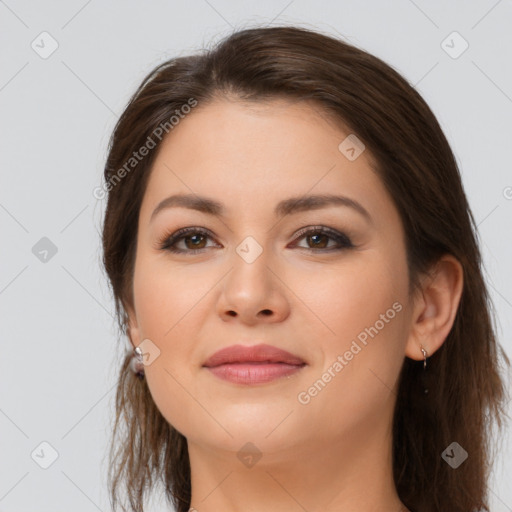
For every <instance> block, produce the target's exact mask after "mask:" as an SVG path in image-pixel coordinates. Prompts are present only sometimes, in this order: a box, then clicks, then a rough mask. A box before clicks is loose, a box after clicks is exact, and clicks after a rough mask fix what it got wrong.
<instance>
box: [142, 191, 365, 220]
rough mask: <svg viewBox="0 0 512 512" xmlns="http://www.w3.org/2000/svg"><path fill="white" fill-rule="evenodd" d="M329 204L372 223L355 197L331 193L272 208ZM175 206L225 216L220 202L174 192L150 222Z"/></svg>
mask: <svg viewBox="0 0 512 512" xmlns="http://www.w3.org/2000/svg"><path fill="white" fill-rule="evenodd" d="M329 206H344V207H348V208H352V209H353V210H355V211H357V212H358V213H359V214H361V215H362V216H363V217H364V218H365V219H366V220H367V221H368V222H369V223H370V224H371V223H373V219H372V217H371V215H370V214H369V213H368V211H367V210H366V209H365V208H364V207H363V205H361V204H360V203H359V202H357V201H356V200H355V199H351V198H349V197H346V196H339V195H332V194H320V195H309V196H298V197H290V198H288V199H284V200H282V201H280V202H279V203H278V204H277V205H276V207H275V208H274V214H275V215H276V216H277V217H284V216H286V215H291V214H293V213H298V212H303V211H308V210H319V209H321V208H327V207H329ZM176 207H181V208H188V209H191V210H197V211H199V212H202V213H206V214H208V215H213V216H215V217H223V216H225V212H226V211H225V208H224V206H223V205H222V203H219V202H218V201H215V200H213V199H210V198H208V197H204V196H198V195H195V194H175V195H172V196H169V197H166V198H165V199H163V200H162V201H160V203H158V205H157V206H156V208H155V209H154V210H153V213H152V214H151V218H150V222H151V221H152V220H153V218H154V217H155V216H156V215H157V214H158V213H159V212H161V211H162V210H165V209H168V208H176Z"/></svg>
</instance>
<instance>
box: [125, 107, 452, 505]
mask: <svg viewBox="0 0 512 512" xmlns="http://www.w3.org/2000/svg"><path fill="white" fill-rule="evenodd" d="M347 135H348V132H347V131H346V130H342V129H341V126H340V125H339V124H338V125H337V124H334V123H333V122H332V121H330V120H329V119H328V118H327V117H326V116H324V115H321V114H320V113H319V109H318V107H316V106H315V105H313V104H310V103H307V102H301V103H297V102H296V103H292V102H287V101H283V100H272V101H269V102H266V103H251V104H247V103H242V102H240V101H237V100H235V99H230V100H228V99H218V100H215V101H214V102H213V103H210V104H208V105H203V106H201V105H199V106H198V107H197V108H196V109H194V111H193V113H191V114H190V115H188V116H187V117H186V118H185V119H184V120H182V121H181V122H180V123H179V125H177V126H175V127H174V129H173V131H172V132H171V133H170V134H169V136H168V137H167V138H166V139H165V140H164V142H163V145H162V146H161V148H160V150H159V153H158V156H157V158H156V161H155V162H154V166H153V169H152V173H151V176H150V179H149V183H148V187H147V190H146V193H145V196H144V199H143V203H142V205H141V210H140V217H139V225H138V240H137V252H136V262H135V269H134V282H133V295H134V297H133V304H132V305H131V306H129V307H128V310H129V317H130V331H129V332H130V337H131V341H132V343H133V345H134V346H137V345H138V344H139V343H141V342H142V340H145V339H149V340H151V342H152V343H153V344H154V346H156V347H158V350H159V351H160V354H159V355H158V357H156V358H154V360H152V361H151V364H149V365H148V366H146V367H145V373H146V379H147V383H148V386H149V388H150V391H151V394H152V396H153V399H154V401H155V403H156V405H157V407H158V408H159V410H160V411H161V413H162V414H163V416H164V417H165V418H166V420H167V421H168V422H169V423H170V424H172V425H173V426H174V427H175V428H176V429H177V430H178V431H179V432H181V433H182V434H183V435H184V436H185V437H186V438H187V440H188V448H189V456H190V463H191V478H192V500H191V503H192V507H193V508H194V509H196V510H198V511H199V512H213V511H219V510H222V511H224V512H235V511H240V510H243V511H244V512H260V511H261V512H263V511H267V510H272V511H276V512H285V511H286V512H295V511H297V512H299V511H302V510H307V511H308V512H317V511H322V512H334V511H341V510H343V511H354V512H355V511H357V512H370V511H380V512H382V511H394V512H398V511H399V510H406V508H405V507H404V506H403V505H402V504H401V502H400V499H399V498H398V495H397V493H396V489H395V487H394V483H393V478H392V461H391V441H392V437H391V425H392V415H393V410H394V406H395V398H396V395H395V391H396V385H397V379H398V376H399V372H400V369H401V366H402V363H403V361H404V357H409V358H412V359H415V360H422V359H423V354H422V352H421V348H420V347H421V346H423V347H425V348H426V350H427V352H428V354H429V355H432V354H433V353H434V352H435V351H436V350H438V349H439V347H440V346H441V345H442V343H443V342H444V340H445V339H446V336H447V335H448V333H449V331H450V329H451V327H452V325H453V321H454V318H455V314H456V310H457V306H458V303H459V300H460V295H461V292H462V268H461V266H460V263H459V262H458V261H457V260H456V259H455V258H453V257H452V256H449V255H447V256H445V257H443V258H442V260H440V262H439V265H438V266H437V268H436V271H435V272H434V273H433V274H432V276H430V277H429V278H427V277H425V278H424V280H423V281H422V282H423V288H422V292H421V293H419V294H417V295H416V296H415V297H409V296H408V274H407V265H406V253H405V240H404V231H403V226H402V222H401V219H400V216H399V214H398V212H397V210H396V208H395V206H394V204H393V202H392V200H391V197H390V196H389V195H388V194H387V192H386V190H385V188H384V186H383V184H382V183H381V181H380V179H379V177H378V175H377V174H376V173H375V172H374V171H373V169H372V168H371V163H372V160H371V158H372V157H371V155H370V154H369V151H368V150H365V151H364V152H363V153H362V154H361V155H360V156H359V157H358V158H357V159H356V160H354V161H350V160H349V159H347V158H346V157H345V155H344V154H342V153H341V152H340V150H339V149H338V145H339V144H340V142H342V141H343V140H344V139H345V137H346V136H347ZM176 193H185V194H188V193H194V194H198V195H202V196H208V197H210V198H212V199H215V200H217V201H220V202H222V203H223V204H224V206H225V208H226V211H227V213H226V216H225V217H224V218H216V217H213V216H211V215H208V214H205V213H201V212H198V211H193V210H189V209H185V208H182V207H179V208H170V209H165V210H162V211H160V212H159V213H158V214H157V215H156V216H155V217H154V218H153V219H152V220H151V214H152V212H153V210H154V209H155V207H156V206H157V205H158V203H159V202H160V201H161V200H163V199H164V198H166V197H168V196H169V195H171V194H176ZM313 193H315V194H339V195H345V196H348V197H350V198H352V199H355V200H356V201H358V202H359V203H361V204H362V205H363V206H364V208H365V209H366V210H367V211H368V212H369V213H370V215H371V217H372V221H371V222H367V221H366V220H365V218H364V217H363V216H362V215H360V214H359V213H358V212H357V211H356V210H353V209H351V208H348V207H340V206H329V207H327V208H323V209H320V210H309V211H304V212H300V213H295V214H292V215H289V216H285V217H282V218H278V217H275V216H274V213H273V209H274V206H275V204H276V203H277V202H279V201H280V200H282V199H285V198H289V197H292V196H303V195H307V194H313ZM315 225H320V226H326V227H329V228H331V229H333V230H336V231H338V232H340V233H344V234H346V235H347V236H349V238H350V240H351V241H352V243H353V244H354V245H355V248H351V249H346V248H342V249H341V250H339V251H329V250H328V249H326V246H327V244H328V248H330V247H336V246H337V242H336V240H334V239H332V238H324V237H320V240H319V241H318V240H317V241H316V243H317V245H318V244H319V247H320V248H316V249H315V247H316V246H315V240H314V239H313V240H311V237H310V238H309V239H308V237H307V236H303V235H302V236H300V237H298V236H297V235H296V233H297V232H298V231H299V230H300V229H301V228H305V227H308V226H315ZM189 226H190V227H202V228H205V229H207V230H210V231H211V235H209V236H207V237H205V238H204V239H202V238H201V237H200V236H199V238H196V239H195V240H191V239H190V238H189V239H188V242H186V240H183V239H182V240H181V241H179V242H178V243H177V246H178V248H181V249H182V250H184V251H189V252H188V253H184V254H174V253H171V252H169V251H166V250H162V249H160V248H159V247H158V241H159V239H161V238H163V237H165V235H166V234H168V233H172V232H175V231H177V230H178V229H181V228H184V227H189ZM312 234H315V233H312ZM317 234H318V233H317ZM188 236H189V237H190V236H192V237H193V234H192V233H189V234H188ZM247 236H251V237H253V238H254V239H255V240H256V241H257V243H258V244H259V245H260V246H261V249H262V251H263V252H262V253H261V254H260V256H259V257H258V258H257V259H256V260H255V261H254V262H252V263H248V262H247V261H246V260H244V259H243V258H242V257H241V256H240V255H239V254H238V253H237V252H236V248H237V247H238V246H239V244H240V243H241V242H242V241H243V240H244V239H245V238H246V237H247ZM196 237H197V235H196ZM313 238H314V237H313ZM194 241H195V244H194ZM195 245H197V246H198V247H200V248H202V251H201V252H199V253H197V254H192V253H191V252H190V251H192V250H193V248H194V246H195ZM308 248H309V249H314V250H313V251H311V250H310V251H308ZM322 251H323V252H322ZM396 302H399V303H400V304H401V306H402V309H401V311H400V312H397V313H396V315H395V316H394V318H393V319H391V320H389V322H387V323H385V326H384V327H383V328H381V329H380V330H379V331H378V334H377V335H375V336H374V337H373V338H369V339H368V343H367V345H366V346H363V348H362V350H361V351H360V352H358V353H357V355H355V356H354V357H353V359H352V360H351V361H349V362H348V364H347V365H346V366H345V367H344V368H343V369H342V371H339V372H337V373H336V372H334V374H335V376H334V377H332V378H331V380H330V382H328V383H327V384H326V385H325V387H324V388H323V389H322V390H321V392H318V394H317V395H316V396H314V397H312V398H311V400H310V401H309V403H307V404H302V403H300V402H299V401H298V398H297V397H298V394H299V393H300V392H303V391H305V390H308V389H309V388H310V387H311V386H312V385H313V384H314V383H315V382H316V381H318V379H320V378H321V377H322V375H323V374H324V372H325V371H326V370H327V369H328V368H329V367H332V365H333V363H334V362H335V361H336V360H337V357H338V355H343V354H344V353H345V352H346V351H347V350H349V349H350V346H351V344H352V342H353V340H355V339H356V338H357V336H358V334H360V333H361V332H362V331H364V329H365V328H367V327H370V326H374V325H375V324H376V321H377V320H379V318H381V317H380V315H381V314H385V313H386V311H387V310H389V309H390V308H392V304H393V303H396ZM264 310H268V311H267V312H265V311H264ZM258 342H263V343H268V344H271V345H275V346H277V347H279V348H283V349H285V350H288V351H289V352H292V353H293V354H296V355H298V356H299V357H301V358H302V359H304V360H305V361H306V363H307V365H306V366H305V367H304V368H302V369H301V370H300V371H299V372H297V373H295V374H293V375H291V376H290V377H284V378H280V379H277V380H274V381H272V382H269V383H266V384H258V385H253V386H247V385H238V384H232V383H229V382H226V381H223V380H220V379H219V378H217V377H216V376H214V375H212V374H211V372H209V371H208V370H207V369H205V368H203V367H202V364H203V363H204V361H205V360H206V359H207V358H208V357H209V356H210V355H212V354H213V353H214V352H216V351H217V350H219V349H220V348H224V347H227V346H229V345H232V344H237V343H241V344H246V345H252V344H256V343H258ZM359 345H361V343H359ZM247 442H251V443H253V445H254V446H256V447H257V449H258V450H259V452H261V454H262V457H261V458H260V459H259V460H258V461H257V462H256V464H254V465H253V466H252V467H248V466H247V465H245V464H243V463H242V461H241V460H240V459H239V458H238V457H237V454H238V452H239V451H240V449H241V448H242V447H243V446H244V445H245V444H246V443H247Z"/></svg>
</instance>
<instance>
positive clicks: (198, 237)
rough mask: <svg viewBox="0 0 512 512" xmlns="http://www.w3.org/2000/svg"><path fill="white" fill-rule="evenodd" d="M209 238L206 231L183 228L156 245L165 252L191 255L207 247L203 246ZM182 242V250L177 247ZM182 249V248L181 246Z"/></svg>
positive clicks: (166, 236)
mask: <svg viewBox="0 0 512 512" xmlns="http://www.w3.org/2000/svg"><path fill="white" fill-rule="evenodd" d="M208 238H210V234H209V232H208V231H206V230H203V229H201V228H184V229H180V230H178V231H176V233H173V234H171V235H169V234H167V235H165V236H164V237H163V238H162V239H161V240H160V241H159V243H158V247H159V248H160V249H162V250H165V251H170V252H175V253H192V254H194V253H195V252H199V251H202V250H204V249H207V248H208V247H207V246H206V245H205V243H206V241H207V240H208ZM182 242H183V245H184V248H179V247H177V246H178V245H179V244H180V243H182ZM182 247H183V246H182Z"/></svg>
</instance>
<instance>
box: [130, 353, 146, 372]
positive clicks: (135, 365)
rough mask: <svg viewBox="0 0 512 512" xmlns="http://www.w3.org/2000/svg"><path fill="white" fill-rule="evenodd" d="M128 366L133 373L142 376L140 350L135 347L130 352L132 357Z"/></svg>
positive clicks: (142, 364) (142, 367) (142, 365)
mask: <svg viewBox="0 0 512 512" xmlns="http://www.w3.org/2000/svg"><path fill="white" fill-rule="evenodd" d="M130 368H131V370H132V372H133V373H135V375H136V376H137V377H138V378H139V379H143V378H144V363H143V359H142V350H141V349H140V348H139V347H135V348H134V349H133V352H132V359H131V361H130Z"/></svg>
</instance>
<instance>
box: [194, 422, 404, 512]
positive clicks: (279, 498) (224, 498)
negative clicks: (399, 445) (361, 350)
mask: <svg viewBox="0 0 512 512" xmlns="http://www.w3.org/2000/svg"><path fill="white" fill-rule="evenodd" d="M382 425H383V427H382V428H381V431H379V430H376V428H375V425H372V426H371V428H368V429H366V430H364V429H358V430H357V429H354V430H357V432H353V433H347V434H346V435H343V436H340V434H339V433H336V435H335V436H333V438H332V439H326V438H324V439H321V440H318V439H315V440H314V442H311V443H310V444H307V442H306V443H304V442H301V444H300V446H297V445H296V446H290V447H284V448H282V449H281V448H279V447H278V446H274V445H271V443H269V441H268V439H270V437H269V438H268V439H266V438H262V439H261V440H260V441H255V442H254V445H255V446H256V447H258V449H259V450H260V451H261V458H259V459H258V457H257V456H256V457H254V456H253V457H254V458H251V456H250V454H247V453H246V455H247V457H246V458H245V459H244V457H242V456H241V454H240V452H238V453H237V451H236V450H234V449H233V450H232V451H230V450H229V449H224V450H222V449H219V448H217V447H211V446H205V445H204V444H201V445H198V444H194V443H193V442H191V441H190V440H189V442H188V446H189V457H190V467H191V485H192V496H191V509H192V510H194V509H195V510H197V511H198V512H218V511H219V510H222V511H223V512H236V511H240V510H246V511H251V512H263V511H267V510H272V511H273V512H291V511H299V510H301V509H302V510H306V511H308V512H320V511H321V512H340V511H347V512H348V511H357V512H377V511H379V512H388V511H389V512H408V511H407V508H406V507H405V506H404V505H403V504H402V503H401V501H400V499H399V497H398V495H397V493H396V489H395V486H394V482H393V471H392V458H391V433H390V432H389V431H386V429H385V422H382ZM340 437H341V439H340ZM234 445H236V446H244V445H245V442H244V441H240V442H239V443H234ZM284 445H285V443H281V446H284ZM241 459H242V460H247V462H246V463H245V464H244V463H242V461H241ZM251 464H252V465H251Z"/></svg>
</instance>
